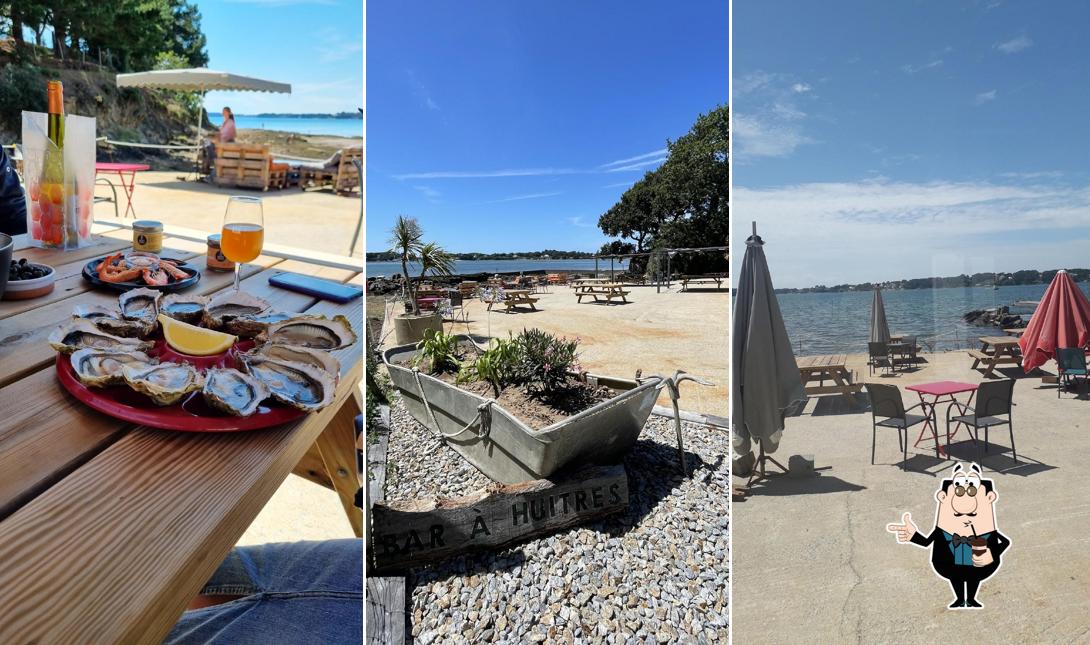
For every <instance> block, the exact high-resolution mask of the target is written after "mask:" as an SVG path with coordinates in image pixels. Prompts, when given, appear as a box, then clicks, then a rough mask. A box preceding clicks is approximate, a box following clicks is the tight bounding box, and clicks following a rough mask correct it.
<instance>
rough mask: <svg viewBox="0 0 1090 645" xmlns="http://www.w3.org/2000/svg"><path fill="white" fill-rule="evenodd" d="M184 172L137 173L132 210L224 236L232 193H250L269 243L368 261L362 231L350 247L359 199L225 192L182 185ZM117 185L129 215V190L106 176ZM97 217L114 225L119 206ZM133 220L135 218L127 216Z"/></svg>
mask: <svg viewBox="0 0 1090 645" xmlns="http://www.w3.org/2000/svg"><path fill="white" fill-rule="evenodd" d="M182 174H183V173H181V172H178V171H169V172H155V171H149V172H138V173H136V189H135V191H134V192H133V198H132V203H133V208H134V209H135V210H136V218H137V219H152V220H158V221H160V222H162V223H163V224H165V225H167V226H170V225H174V226H182V227H185V228H190V229H196V230H200V231H206V232H207V233H216V232H219V230H220V227H221V226H222V224H223V214H224V211H225V210H226V209H227V198H228V197H229V196H230V195H250V196H254V197H260V198H261V199H262V202H263V204H262V210H263V212H264V218H265V241H266V243H272V244H282V245H285V246H291V247H295V248H300V249H307V250H311V251H321V252H324V253H333V254H337V255H349V252H350V251H351V255H353V256H355V257H361V258H362V257H363V233H362V232H361V233H360V238H359V240H358V241H357V242H356V246H355V247H354V248H353V249H349V248H348V245H349V243H350V242H351V241H352V234H353V232H354V231H355V230H356V224H357V223H358V222H359V219H360V197H359V193H358V192H353V193H352V195H351V196H347V197H346V196H341V195H336V194H334V193H333V192H331V191H330V190H329V189H324V190H317V189H313V188H312V189H309V190H307V191H306V192H303V191H301V190H299V189H298V188H285V189H283V190H270V191H268V192H263V191H260V190H253V189H247V188H224V187H220V186H215V185H212V184H205V183H200V182H193V181H180V180H179V179H178V177H179V176H180V175H182ZM101 177H106V178H108V179H110V180H111V181H113V182H114V184H115V185H116V186H117V193H118V200H119V202H120V204H119V207H118V212H119V213H120V214H121V215H122V217H124V215H125V196H124V191H123V190H122V188H121V185H120V183H118V177H117V175H110V174H104V175H101ZM95 196H96V197H112V195H111V193H110V189H109V187H108V186H105V185H103V184H99V185H96V186H95ZM95 219H98V220H100V221H103V222H111V221H115V219H114V206H113V204H110V203H107V202H100V203H98V204H96V205H95ZM125 219H126V220H127V221H129V222H131V221H132V218H131V217H129V218H125Z"/></svg>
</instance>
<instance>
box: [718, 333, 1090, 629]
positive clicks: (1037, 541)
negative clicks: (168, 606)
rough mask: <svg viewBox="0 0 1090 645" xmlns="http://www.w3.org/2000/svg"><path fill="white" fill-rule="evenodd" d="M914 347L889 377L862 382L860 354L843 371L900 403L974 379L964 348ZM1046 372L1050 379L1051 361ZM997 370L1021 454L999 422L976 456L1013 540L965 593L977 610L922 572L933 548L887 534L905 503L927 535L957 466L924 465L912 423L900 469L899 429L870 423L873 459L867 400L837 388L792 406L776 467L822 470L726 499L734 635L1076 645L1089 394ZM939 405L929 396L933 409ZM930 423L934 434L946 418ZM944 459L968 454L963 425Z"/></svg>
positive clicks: (927, 444)
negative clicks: (802, 462) (917, 357)
mask: <svg viewBox="0 0 1090 645" xmlns="http://www.w3.org/2000/svg"><path fill="white" fill-rule="evenodd" d="M924 356H925V359H926V363H924V364H923V366H922V367H921V368H920V369H918V370H915V371H908V372H897V373H896V374H895V375H891V376H880V375H877V374H876V375H874V376H868V375H867V368H866V357H864V356H850V357H849V360H848V365H849V367H850V368H851V369H854V370H855V371H856V373H857V374H859V375H861V376H862V377H863V379H864V380H865V381H875V382H881V383H890V384H894V385H896V386H897V387H898V388H899V389H901V390H902V395H903V397H904V401H905V405H906V406H910V405H913V404H915V403H917V402H918V399H917V397H916V395H915V393H913V392H909V391H905V390H904V388H905V386H908V385H913V384H919V383H925V382H934V381H942V380H954V381H961V382H966V383H979V382H981V381H982V380H983V379H982V377H981V375H980V374H979V373H978V372H976V371H973V370H970V369H969V368H970V365H971V363H972V359H971V358H969V357H968V356H967V355H966V354H965V352H950V353H939V354H926V355H924ZM1044 370H1045V371H1046V372H1052V373H1054V371H1055V364H1054V363H1051V362H1050V363H1047V364H1046V365H1045V366H1044ZM1002 371H1003V375H1004V376H1005V377H1014V378H1016V379H1017V380H1016V385H1015V388H1014V403H1015V406H1016V407H1015V408H1014V414H1013V419H1014V439H1015V442H1016V446H1017V448H1018V462H1017V463H1016V462H1015V461H1014V460H1013V458H1012V455H1011V451H1010V438H1009V436H1008V433H1007V428H1006V426H1001V427H997V428H995V429H993V430H992V432H991V436H990V439H991V449H990V452H989V453H988V455H986V456H985V457H984V459H983V465H984V467H985V473H984V475H985V477H986V478H991V479H992V480H993V481H994V483H995V490H996V492H997V494H998V501H997V502H996V515H997V517H998V525H997V526H998V529H999V530H1000V531H1001V532H1002V533H1003V534H1004V535H1006V536H1007V537H1009V538H1010V540H1011V544H1012V546H1011V548H1010V549H1009V551H1008V552H1007V553H1006V554H1005V555H1004V556H1003V560H1002V563H1003V564H1002V567H1001V569H1000V570H999V571H998V572H997V573H996V574H995V575H994V576H993V577H992V578H990V579H988V580H987V581H985V582H984V583H983V584H982V585H981V590H980V593H979V594H978V596H977V598H978V600H980V602H981V603H983V605H984V607H985V609H984V610H982V611H961V612H957V613H956V615H950V612H949V611H948V610H947V605H948V604H950V602H951V599H952V593H951V590H950V586H949V584H948V583H947V582H946V581H945V580H943V579H941V578H939V577H937V576H936V575H935V574H934V573H933V572H932V571H931V568H930V563H929V558H930V551H927V550H924V549H919V548H916V547H914V546H912V545H899V544H897V542H896V538H895V537H894V535H892V534H890V533H887V532H886V528H885V527H886V524H887V523H890V522H899V521H900V519H901V514H902V513H904V512H910V513H911V514H912V519H913V520H914V521H915V522H916V524H917V525H918V526H919V527H920V531H921V532H925V533H926V532H929V531H930V529H931V527H932V526H933V525H934V524H933V522H934V517H935V498H934V495H935V491H936V490H937V489H938V487H939V484H940V481H941V479H942V478H944V477H947V476H948V475H949V473H950V469H951V468H952V467H953V465H954V461H952V460H947V459H936V457H935V452H934V449H933V446H934V442H933V440H931V439H930V438H928V439H926V440H925V441H923V442H921V443H920V446H919V447H913V446H912V444H914V443H915V442H916V439H917V436H918V435H919V433H920V429H921V427H922V426H920V425H917V426H914V427H913V428H912V429H910V430H909V435H910V445H909V450H908V455H909V459H908V470H907V472H905V471H902V470H901V467H900V462H901V458H902V457H901V452H900V450H899V448H898V445H897V438H896V436H895V435H896V431H894V430H893V429H888V428H879V432H878V437H877V455H876V459H875V462H876V465H871V464H870V449H871V414H870V411H869V409H868V407H867V406H866V405H865V404H866V402H867V397H866V394H865V393H864V394H863V395H862V396H861V397H860V404H859V405H858V406H855V407H853V406H850V405H848V404H847V403H846V401H845V400H844V399H843V398H842V397H840V396H839V395H826V396H818V397H811V398H810V401H809V402H808V403H807V405H806V406H805V408H804V409H803V410H802V411H800V412H798V413H796V414H793V415H789V416H788V419H787V427H786V430H785V431H784V436H783V441H782V443H781V444H780V450H779V451H778V452H777V453H776V454H775V457H776V458H777V459H778V460H779V461H781V462H783V463H787V461H788V459H789V458H790V456H791V455H796V454H804V455H813V457H814V459H815V466H816V467H817V468H826V469H825V470H821V471H820V472H819V474H818V475H817V476H816V477H808V478H799V479H795V478H790V477H783V476H779V477H774V478H772V479H771V480H768V481H767V482H765V483H761V484H755V486H754V492H753V493H752V494H751V495H750V497H749V498H748V499H746V500H745V501H741V502H736V503H735V505H734V519H735V521H734V524H733V526H734V550H735V552H736V553H740V554H741V553H744V554H745V556H744V557H738V558H737V559H736V561H735V563H734V566H735V569H734V571H735V579H734V588H733V593H734V596H733V597H734V603H735V604H734V608H735V611H734V616H735V621H734V629H735V630H736V632H735V638H736V639H737V640H738V642H740V643H781V642H796V641H803V640H805V641H811V642H864V641H865V642H904V643H917V642H937V641H941V640H947V639H948V638H950V637H956V636H960V635H963V634H966V633H989V634H996V635H1000V636H999V640H1000V641H1001V642H1010V643H1016V642H1023V643H1025V642H1076V641H1082V640H1085V638H1086V622H1085V618H1084V616H1085V614H1084V613H1083V612H1084V611H1085V610H1086V609H1087V607H1088V606H1090V579H1088V578H1087V577H1086V576H1085V575H1082V572H1083V571H1085V570H1087V568H1090V552H1088V551H1087V549H1086V537H1085V536H1084V535H1083V533H1084V532H1085V526H1086V517H1087V514H1088V513H1090V504H1087V502H1086V500H1085V496H1084V495H1083V490H1084V488H1085V486H1084V482H1085V481H1086V478H1087V476H1088V475H1090V465H1087V462H1086V459H1085V457H1084V455H1086V454H1087V452H1088V451H1090V435H1088V434H1087V433H1086V432H1085V431H1084V430H1083V429H1082V426H1083V425H1086V420H1085V419H1086V414H1087V411H1088V410H1090V399H1087V398H1086V397H1085V396H1083V397H1076V396H1075V394H1074V392H1067V393H1064V395H1063V397H1062V398H1061V399H1060V400H1057V398H1056V388H1055V386H1054V385H1050V384H1043V383H1042V381H1041V378H1040V377H1039V376H1033V377H1028V376H1025V375H1024V374H1023V373H1022V370H1021V368H1014V369H1007V370H1002ZM959 398H960V400H962V401H964V400H965V398H966V395H964V394H963V395H961V396H960V397H959ZM913 412H918V410H916V411H913ZM945 413H946V406H945V405H940V406H939V407H938V415H939V416H940V417H944V415H945ZM939 427H940V431H943V432H944V431H945V421H940V426H939ZM943 441H944V442H945V439H943ZM950 453H951V455H952V456H953V457H954V458H956V459H960V460H975V459H976V457H977V446H976V445H974V444H973V443H971V442H970V441H969V437H968V434H967V432H966V431H965V430H964V429H962V430H961V431H960V432H958V433H957V434H956V435H955V436H954V438H953V440H952V442H951V449H950ZM742 482H744V480H741V479H739V478H735V483H736V484H738V483H742ZM786 518H790V519H789V520H787V519H786ZM770 589H774V590H776V591H777V593H778V594H780V595H781V596H782V597H783V598H784V599H795V600H794V601H791V602H788V601H786V600H785V601H783V602H776V603H775V609H774V610H773V609H772V608H771V605H770V604H769V600H768V590H770ZM1057 598H1062V599H1063V601H1062V602H1056V601H1055V599H1057ZM799 599H806V601H805V602H802V601H799ZM955 619H956V620H955Z"/></svg>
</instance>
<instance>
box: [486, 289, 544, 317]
mask: <svg viewBox="0 0 1090 645" xmlns="http://www.w3.org/2000/svg"><path fill="white" fill-rule="evenodd" d="M538 300H540V298H532V297H530V289H507V290H505V291H504V292H503V300H493V301H491V302H489V303H488V310H489V311H492V305H494V304H496V303H497V302H498V303H500V304H502V305H503V306H504V307H506V308H505V309H504V312H505V313H510V312H511V310H512V309H514V308H515V307H522V306H524V305H525V306H528V307H530V309H533V310H534V311H537V307H536V306H534V305H535V303H537V301H538Z"/></svg>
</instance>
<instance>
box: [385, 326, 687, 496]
mask: <svg viewBox="0 0 1090 645" xmlns="http://www.w3.org/2000/svg"><path fill="white" fill-rule="evenodd" d="M458 338H459V340H460V341H468V342H474V341H473V340H472V339H471V338H469V337H468V336H465V335H464V334H463V335H459V336H458ZM474 344H476V345H477V346H478V347H481V346H480V344H478V343H475V342H474ZM482 349H483V348H482ZM417 353H418V350H417V348H416V345H401V346H398V347H393V348H391V349H388V350H386V351H385V352H383V355H382V358H383V361H384V362H385V363H386V367H387V369H388V370H389V372H390V380H391V381H393V384H394V386H395V387H397V389H398V390H400V391H401V394H402V400H403V401H404V403H405V408H406V409H407V410H408V411H409V413H410V414H412V415H413V417H414V418H415V419H416V420H417V421H419V422H420V423H422V424H424V425H425V426H427V427H428V428H431V430H433V431H435V432H438V433H439V434H441V435H442V436H443V437H444V439H445V440H446V442H447V444H448V445H450V446H451V447H453V448H454V449H455V450H457V451H458V452H459V453H461V454H462V456H463V457H465V458H466V459H467V460H468V461H469V462H470V463H472V464H473V465H474V466H476V467H477V468H478V469H479V470H480V471H481V472H482V473H484V474H485V475H487V476H488V477H490V478H491V479H493V480H495V481H498V482H502V483H505V484H515V483H519V482H525V481H530V480H533V479H544V478H546V477H548V476H549V475H551V474H553V473H554V472H556V471H557V470H558V469H560V468H561V467H563V466H567V465H569V464H577V463H612V462H616V461H619V460H620V459H621V457H622V456H623V455H624V454H625V453H627V452H628V451H629V449H631V448H632V446H633V445H634V444H635V443H636V439H637V438H638V437H639V436H640V431H641V430H642V429H643V426H644V424H645V423H646V422H647V418H648V417H649V416H650V415H651V411H652V409H653V408H654V407H655V401H656V400H657V399H658V395H659V391H660V390H662V389H663V388H664V387H666V386H667V385H668V384H670V383H671V381H670V379H667V378H663V377H661V376H649V377H647V378H643V379H640V380H639V381H638V382H637V381H626V380H623V379H613V378H608V377H597V378H598V382H599V383H600V384H603V385H610V386H611V387H614V388H617V387H621V388H624V387H629V388H631V389H628V390H627V391H622V392H620V393H619V394H617V395H616V396H614V397H613V398H611V399H609V400H607V401H603V402H601V403H599V404H597V405H595V406H594V407H591V408H588V409H586V410H583V411H582V412H580V413H578V414H575V415H572V416H570V417H568V418H566V419H564V420H562V421H559V422H557V423H554V424H552V425H550V426H548V427H546V428H543V429H541V430H534V429H532V428H530V427H529V426H527V425H526V424H525V423H523V422H522V421H520V420H519V419H517V418H515V417H514V416H513V415H512V414H511V413H510V412H508V411H507V410H505V409H503V407H502V406H501V405H500V404H499V403H496V402H495V401H493V400H492V399H487V398H485V397H482V396H479V395H477V394H473V393H471V392H466V391H465V390H462V389H460V388H458V387H456V386H455V385H452V384H450V383H446V382H444V381H441V380H439V379H437V378H435V377H433V376H430V375H428V374H425V373H424V372H420V371H418V370H415V369H412V368H409V367H405V366H403V365H399V364H397V363H398V362H405V363H408V360H409V359H411V358H412V357H413V356H415V355H416V354H417ZM590 378H595V377H593V376H592V377H590Z"/></svg>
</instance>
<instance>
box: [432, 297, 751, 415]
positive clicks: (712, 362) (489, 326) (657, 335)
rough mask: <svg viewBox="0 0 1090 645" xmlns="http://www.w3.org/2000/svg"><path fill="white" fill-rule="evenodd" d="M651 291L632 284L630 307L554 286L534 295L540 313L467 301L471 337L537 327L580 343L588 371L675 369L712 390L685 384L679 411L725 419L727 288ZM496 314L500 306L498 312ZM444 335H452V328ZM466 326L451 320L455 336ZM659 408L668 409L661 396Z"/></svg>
mask: <svg viewBox="0 0 1090 645" xmlns="http://www.w3.org/2000/svg"><path fill="white" fill-rule="evenodd" d="M678 289H679V288H678V287H677V286H675V287H674V289H673V290H671V291H666V290H664V291H662V292H661V293H656V292H655V287H632V288H631V291H632V292H631V293H630V294H629V295H628V300H629V302H628V304H605V303H602V304H594V303H592V302H590V301H589V300H587V299H584V301H583V302H582V303H577V302H576V297H575V292H574V291H573V290H572V289H571V288H570V287H566V286H561V287H552V288H551V293H541V294H534V297H535V298H540V300H539V301H538V303H537V305H536V306H537V308H538V311H536V312H535V311H530V310H528V309H519V310H517V313H509V314H508V313H503V312H502V311H498V310H497V311H492V312H488V311H487V310H486V308H487V306H486V305H485V304H484V303H481V302H480V301H478V300H474V301H472V302H469V303H468V305H467V313H468V318H469V323H468V325H469V330H470V333H472V334H476V335H482V336H492V337H496V336H499V337H506V336H507V332H508V331H510V332H512V333H518V332H520V331H522V330H523V329H524V328H527V329H529V328H533V327H537V328H539V329H544V330H546V331H549V332H552V333H554V334H559V335H563V336H568V337H578V338H580V339H582V342H581V343H580V348H581V351H582V353H581V356H580V362H581V363H582V365H583V367H584V368H585V369H587V370H589V371H591V372H594V373H598V374H603V375H609V376H618V377H623V378H632V377H633V376H634V375H635V374H636V370H638V369H642V370H643V374H644V375H651V374H662V375H672V374H673V373H674V371H675V370H678V369H683V370H685V371H686V372H688V373H690V374H692V375H694V376H699V377H701V378H704V379H706V380H708V381H711V382H713V383H715V384H716V387H702V386H699V385H696V384H694V383H691V382H686V383H685V384H683V385H682V387H681V401H680V404H681V408H682V409H683V410H690V411H693V412H699V413H704V414H715V415H719V416H722V417H726V416H727V397H728V392H729V388H728V387H727V329H728V318H727V304H728V301H729V298H730V296H729V295H728V293H727V291H725V290H724V291H719V292H712V291H697V290H693V291H689V292H684V293H682V292H680V291H679V290H678ZM497 309H498V308H497ZM447 330H448V331H452V329H451V325H449V324H448V325H447ZM465 331H466V325H465V324H463V323H460V322H459V323H456V324H454V325H453V332H455V333H465ZM659 403H660V404H661V405H666V406H669V405H670V398H669V396H668V395H667V394H666V393H665V391H664V392H663V395H662V397H661V398H660V400H659Z"/></svg>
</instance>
